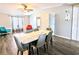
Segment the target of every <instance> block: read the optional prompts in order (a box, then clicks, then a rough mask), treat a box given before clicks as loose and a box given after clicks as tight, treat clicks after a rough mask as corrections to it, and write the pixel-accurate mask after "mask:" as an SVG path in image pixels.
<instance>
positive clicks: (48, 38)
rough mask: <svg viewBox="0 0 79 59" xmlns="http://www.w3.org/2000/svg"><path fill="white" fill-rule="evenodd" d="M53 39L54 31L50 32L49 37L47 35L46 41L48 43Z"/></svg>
mask: <svg viewBox="0 0 79 59" xmlns="http://www.w3.org/2000/svg"><path fill="white" fill-rule="evenodd" d="M51 38H52V31H51V32H49V33H48V35H47V39H46V40H47V42H49V41H50V40H51Z"/></svg>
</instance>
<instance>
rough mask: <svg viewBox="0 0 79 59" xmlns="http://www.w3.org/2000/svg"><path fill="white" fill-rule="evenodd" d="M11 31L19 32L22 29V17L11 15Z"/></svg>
mask: <svg viewBox="0 0 79 59" xmlns="http://www.w3.org/2000/svg"><path fill="white" fill-rule="evenodd" d="M11 20H12V30H13V32H17V31H18V32H20V31H22V30H23V20H24V18H23V17H17V16H11Z"/></svg>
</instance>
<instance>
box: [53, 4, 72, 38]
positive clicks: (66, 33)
mask: <svg viewBox="0 0 79 59" xmlns="http://www.w3.org/2000/svg"><path fill="white" fill-rule="evenodd" d="M66 9H68V10H69V13H70V17H72V6H66V5H63V6H60V7H56V8H52V12H55V14H56V20H55V35H57V36H60V37H64V38H68V39H70V38H71V20H72V18H71V19H70V20H65V15H66V13H65V10H66Z"/></svg>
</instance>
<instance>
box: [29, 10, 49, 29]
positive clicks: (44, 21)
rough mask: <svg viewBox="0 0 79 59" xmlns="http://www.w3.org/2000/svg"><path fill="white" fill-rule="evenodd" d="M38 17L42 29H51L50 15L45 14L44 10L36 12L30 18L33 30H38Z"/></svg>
mask: <svg viewBox="0 0 79 59" xmlns="http://www.w3.org/2000/svg"><path fill="white" fill-rule="evenodd" d="M36 17H40V29H46V28H47V27H49V14H48V13H47V12H44V10H41V11H40V10H39V11H35V12H34V13H33V14H32V15H31V16H30V24H31V25H32V26H33V28H34V29H35V28H37V19H36Z"/></svg>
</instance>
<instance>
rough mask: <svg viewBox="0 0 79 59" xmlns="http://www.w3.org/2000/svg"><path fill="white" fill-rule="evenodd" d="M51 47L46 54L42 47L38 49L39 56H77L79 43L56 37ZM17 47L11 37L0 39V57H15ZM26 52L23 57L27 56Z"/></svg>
mask: <svg viewBox="0 0 79 59" xmlns="http://www.w3.org/2000/svg"><path fill="white" fill-rule="evenodd" d="M53 38H54V40H53V45H52V46H49V50H48V52H44V49H43V47H41V48H39V53H40V55H79V42H78V41H73V40H68V39H64V38H60V37H57V36H54V37H53ZM16 53H17V46H16V43H15V41H14V39H13V37H12V35H8V36H7V37H0V55H16ZM27 54H28V53H27V51H25V52H24V55H27Z"/></svg>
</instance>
